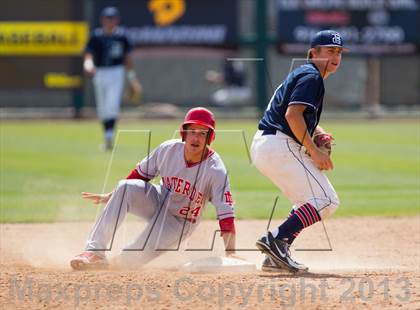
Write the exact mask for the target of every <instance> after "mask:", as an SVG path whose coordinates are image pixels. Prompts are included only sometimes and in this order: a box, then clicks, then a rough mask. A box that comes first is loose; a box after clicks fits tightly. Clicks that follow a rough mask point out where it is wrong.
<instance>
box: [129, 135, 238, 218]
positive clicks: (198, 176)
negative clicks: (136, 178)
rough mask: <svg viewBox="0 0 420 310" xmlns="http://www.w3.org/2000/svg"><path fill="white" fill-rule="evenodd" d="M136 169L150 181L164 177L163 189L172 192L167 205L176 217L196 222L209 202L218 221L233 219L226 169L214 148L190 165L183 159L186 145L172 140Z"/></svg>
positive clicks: (161, 184) (161, 183)
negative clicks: (214, 209)
mask: <svg viewBox="0 0 420 310" xmlns="http://www.w3.org/2000/svg"><path fill="white" fill-rule="evenodd" d="M136 169H137V172H138V173H139V174H140V175H141V176H143V177H145V178H147V179H153V178H155V177H156V176H158V175H159V176H160V177H161V180H160V186H161V188H162V189H166V190H168V191H169V193H168V196H167V202H166V204H167V205H168V209H169V211H170V212H171V213H172V214H173V215H175V216H178V217H182V218H188V219H190V220H192V221H197V220H199V219H200V216H201V214H202V213H203V211H204V208H205V206H206V204H207V202H208V201H210V202H211V203H212V204H213V205H214V206H215V207H216V213H217V218H218V219H219V220H222V219H225V218H229V217H234V209H233V199H232V195H231V192H230V185H229V180H228V176H227V172H226V168H225V166H224V164H223V161H222V159H221V158H220V156H219V155H218V154H217V153H216V152H215V151H213V150H211V149H210V150H209V152H208V154H207V157H206V158H205V159H203V161H201V162H199V163H195V164H193V165H189V164H187V163H186V162H185V159H184V143H183V142H182V141H181V140H180V139H175V140H169V141H166V142H164V143H162V144H161V145H160V146H159V147H157V148H156V149H155V150H154V151H153V152H152V153H151V154H150V156H148V157H146V158H145V159H143V160H142V161H141V162H140V163H139V164H138V165H137V168H136Z"/></svg>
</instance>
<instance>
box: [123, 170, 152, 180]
mask: <svg viewBox="0 0 420 310" xmlns="http://www.w3.org/2000/svg"><path fill="white" fill-rule="evenodd" d="M126 179H127V180H130V179H140V180H143V181H146V182H149V181H150V179H148V178H145V177H144V176H142V175H140V173H139V172H138V171H137V169H133V170H131V172H130V174H129V175H128V176H127V177H126Z"/></svg>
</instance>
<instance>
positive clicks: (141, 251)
mask: <svg viewBox="0 0 420 310" xmlns="http://www.w3.org/2000/svg"><path fill="white" fill-rule="evenodd" d="M166 195H167V191H166V189H163V190H162V189H161V187H160V186H156V185H153V184H149V183H146V182H144V181H142V180H136V179H131V180H122V181H120V182H119V183H118V186H117V188H116V189H115V191H114V192H113V194H112V196H111V199H110V200H109V201H108V203H107V205H106V207H105V209H104V210H103V212H102V214H101V216H100V217H99V218H98V220H97V221H96V223H95V225H94V226H93V228H92V231H91V233H90V235H89V237H88V240H87V244H86V250H95V252H96V253H97V254H99V255H104V253H105V251H104V250H105V249H107V248H108V243H109V242H110V241H111V240H112V238H113V237H114V235H115V232H116V230H117V228H118V227H119V226H120V225H121V223H122V221H123V220H124V218H125V217H126V215H127V213H131V214H134V215H137V216H139V217H141V218H143V219H145V220H146V221H147V222H148V224H147V226H146V228H145V229H144V231H143V232H141V233H140V235H138V236H137V238H135V239H134V240H133V241H132V242H131V243H130V244H129V245H127V246H126V247H125V248H124V249H123V250H122V252H121V255H120V257H119V259H118V262H119V263H122V264H125V265H126V267H135V266H142V265H144V264H146V263H147V262H149V261H151V260H152V259H154V258H156V257H157V256H159V255H161V254H163V253H164V252H165V250H175V249H176V248H177V246H178V244H179V242H180V239H181V234H182V241H184V240H185V239H186V238H187V237H188V236H190V235H191V233H192V232H193V230H194V228H195V227H196V225H197V223H195V224H193V223H191V222H189V221H185V220H184V219H182V218H179V217H176V216H174V215H172V214H171V213H170V212H169V211H168V203H167V201H168V199H166ZM184 222H185V227H184ZM183 227H184V228H183Z"/></svg>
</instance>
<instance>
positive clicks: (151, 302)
mask: <svg viewBox="0 0 420 310" xmlns="http://www.w3.org/2000/svg"><path fill="white" fill-rule="evenodd" d="M278 223H279V221H273V223H272V225H271V227H274V225H275V224H278ZM217 226H218V225H217V222H216V221H203V222H202V223H201V225H200V226H199V227H198V229H197V231H196V232H195V233H194V235H193V236H192V238H191V239H190V240H189V242H188V244H187V245H186V246H184V247H182V248H181V249H180V250H179V251H171V252H168V253H166V254H164V255H162V256H161V257H159V258H158V259H156V260H155V261H153V262H152V263H150V264H149V265H147V266H145V267H144V268H142V269H135V270H128V269H108V270H95V271H93V270H92V271H82V272H81V271H72V270H71V269H70V267H69V264H68V262H69V259H70V258H72V257H73V256H74V255H75V254H78V253H80V252H81V250H82V249H83V246H84V240H85V238H86V235H87V234H88V232H89V230H90V227H91V223H55V224H2V225H1V234H0V258H1V265H0V308H1V309H45V308H59V309H63V308H66V309H67V308H82V309H90V308H101V309H111V308H112V309H126V308H131V309H140V308H141V309H186V308H194V309H209V308H217V309H265V310H266V309H282V308H285V309H290V308H293V309H333V308H334V309H337V308H338V309H361V308H363V309H378V308H382V309H420V216H415V217H398V218H381V217H370V218H341V219H334V218H333V219H331V220H328V221H326V222H325V228H326V230H324V226H323V225H322V223H318V224H316V225H315V226H314V227H311V228H309V229H307V230H306V231H304V232H303V233H302V235H301V236H300V237H299V238H298V240H297V241H296V242H295V245H294V250H292V257H293V258H294V259H296V260H297V261H299V262H302V263H305V264H306V265H308V266H309V268H310V273H308V274H305V275H292V274H287V273H266V272H262V271H260V270H257V271H255V272H247V273H219V274H212V273H186V272H180V271H179V270H178V269H177V268H178V266H180V265H181V264H183V263H185V262H187V261H190V260H193V259H197V258H201V257H208V256H220V255H223V245H222V240H221V238H219V237H218V234H217V235H216V238H215V245H214V248H213V250H211V251H210V250H205V249H209V248H211V243H212V238H213V235H214V230H215V229H217V228H218V227H217ZM143 227H144V223H142V222H137V221H128V222H127V223H126V224H124V225H123V226H122V227H121V229H120V230H119V232H118V234H117V237H116V240H115V243H114V244H115V245H114V246H113V249H112V251H111V253H109V256H110V257H112V256H115V255H116V254H117V253H118V251H119V250H120V249H121V246H122V245H123V244H124V243H126V242H128V241H129V239H131V238H133V237H134V236H135V235H136V233H137V232H139V231H141V230H142V228H143ZM266 227H267V221H256V220H255V221H254V220H241V221H238V222H237V236H238V240H237V243H238V248H241V249H243V250H244V251H240V252H238V255H239V256H241V257H243V258H246V259H247V260H249V261H251V262H255V263H256V264H257V266H258V267H260V266H261V262H262V260H263V256H262V255H261V254H260V253H259V252H258V251H256V250H255V247H254V244H255V240H256V238H257V237H258V236H259V235H260V234H261V233H263V232H264V231H265V229H266ZM326 232H327V233H326ZM328 238H329V239H330V243H329V242H328ZM330 244H331V248H330ZM186 249H190V250H191V249H200V250H199V251H198V250H196V251H190V250H188V251H186ZM296 249H298V250H301V251H296ZM311 249H312V250H311ZM314 249H315V250H316V251H313V250H314Z"/></svg>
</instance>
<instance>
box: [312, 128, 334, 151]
mask: <svg viewBox="0 0 420 310" xmlns="http://www.w3.org/2000/svg"><path fill="white" fill-rule="evenodd" d="M312 139H313V141H314V143H315V145H316V146H317V147H318V148H319V149H321V151H323V152H324V153H327V154H328V155H331V150H332V145H333V143H332V141H333V140H334V138H333V136H332V135H331V134H329V133H319V134H316V135H314V136H313V137H312Z"/></svg>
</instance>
